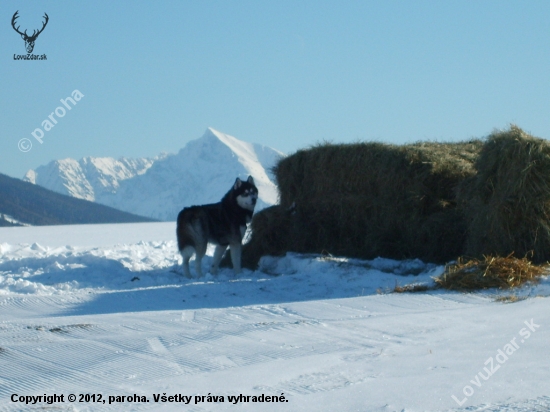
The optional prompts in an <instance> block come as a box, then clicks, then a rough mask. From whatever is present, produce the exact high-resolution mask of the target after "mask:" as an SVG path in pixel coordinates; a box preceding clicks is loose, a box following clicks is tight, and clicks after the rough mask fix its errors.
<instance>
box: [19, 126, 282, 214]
mask: <svg viewBox="0 0 550 412" xmlns="http://www.w3.org/2000/svg"><path fill="white" fill-rule="evenodd" d="M283 156H285V155H284V154H283V153H281V152H279V151H277V150H275V149H272V148H270V147H267V146H263V145H260V144H257V143H248V142H244V141H242V140H239V139H237V138H235V137H233V136H230V135H228V134H225V133H222V132H219V131H217V130H215V129H213V128H211V127H209V128H207V129H206V131H205V133H204V134H203V136H202V137H200V138H199V139H195V140H191V141H189V142H188V143H187V144H186V145H185V146H184V147H183V148H182V149H180V150H179V151H178V153H176V154H166V153H162V154H160V155H158V156H156V157H150V158H138V159H130V158H125V157H121V158H119V159H114V158H108V157H106V158H95V157H84V158H82V159H80V160H79V161H77V160H74V159H62V160H54V161H52V162H50V163H48V164H47V165H44V166H40V167H38V168H36V169H34V170H33V169H31V170H29V171H28V172H27V174H26V175H25V177H24V180H25V181H28V182H30V183H34V184H37V185H40V186H43V187H46V188H48V189H50V190H53V191H56V192H58V193H62V194H66V195H69V196H73V197H77V198H82V199H86V200H92V201H95V202H97V203H100V204H103V205H107V206H110V207H114V208H116V209H119V210H123V211H126V212H129V213H133V214H137V215H141V216H147V217H150V218H152V219H158V220H165V221H170V220H175V219H176V216H177V213H178V212H179V211H180V210H181V209H182V208H183V207H184V206H191V205H194V204H204V203H213V202H218V201H219V200H220V199H221V198H222V197H223V195H224V194H225V193H226V192H227V191H228V190H229V188H230V187H231V185H232V184H233V182H234V181H235V179H236V178H237V177H240V178H242V179H245V178H247V177H248V175H251V176H253V178H254V181H255V182H256V186H257V187H258V190H259V201H258V205H257V210H260V209H262V208H264V207H267V206H271V205H273V204H276V203H277V201H278V191H277V187H276V185H275V183H274V181H275V179H274V177H273V175H272V173H271V168H272V167H273V166H274V165H275V163H276V162H277V160H278V159H279V158H280V157H283Z"/></svg>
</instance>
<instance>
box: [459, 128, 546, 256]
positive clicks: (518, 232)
mask: <svg viewBox="0 0 550 412" xmlns="http://www.w3.org/2000/svg"><path fill="white" fill-rule="evenodd" d="M475 167H476V170H477V174H476V175H475V176H472V177H471V178H469V179H466V180H465V181H464V182H462V184H461V187H460V189H459V195H458V198H459V201H460V203H461V205H462V206H463V208H464V214H465V217H466V221H467V224H468V235H467V241H466V245H465V253H466V254H467V255H469V256H474V257H478V258H479V257H481V256H482V255H498V256H508V255H509V254H510V253H515V254H516V255H517V256H524V255H526V254H528V253H530V254H531V256H532V260H533V262H536V263H542V262H546V261H548V260H550V144H549V142H548V141H546V140H543V139H538V138H534V137H532V136H530V135H528V134H527V133H525V132H524V131H523V130H521V129H520V128H518V127H516V126H512V127H511V128H510V129H509V130H507V131H504V132H497V133H493V134H492V135H490V136H489V137H488V139H487V141H486V143H485V144H484V146H483V149H482V150H481V153H480V155H479V157H478V159H477V160H476V163H475Z"/></svg>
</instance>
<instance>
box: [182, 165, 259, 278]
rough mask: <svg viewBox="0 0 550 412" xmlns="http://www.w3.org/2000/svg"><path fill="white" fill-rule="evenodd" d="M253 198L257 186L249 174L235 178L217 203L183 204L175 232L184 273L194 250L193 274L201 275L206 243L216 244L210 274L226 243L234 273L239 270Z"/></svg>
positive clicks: (216, 266)
mask: <svg viewBox="0 0 550 412" xmlns="http://www.w3.org/2000/svg"><path fill="white" fill-rule="evenodd" d="M257 200H258V189H257V188H256V186H255V185H254V179H252V176H249V177H248V180H247V181H246V182H243V181H242V180H241V179H239V178H237V180H235V183H234V184H233V187H231V190H229V192H227V193H226V195H225V196H224V197H223V199H222V201H221V202H219V203H213V204H209V205H203V206H191V207H186V208H185V209H183V210H182V211H181V212H180V213H179V215H178V226H177V229H176V234H177V237H178V249H179V251H180V253H181V256H182V257H183V270H184V274H185V276H187V277H191V273H190V272H189V259H191V256H193V254H194V253H195V254H196V257H195V271H196V272H197V277H201V276H202V270H201V260H202V258H203V257H204V255H205V253H206V246H207V245H208V243H213V244H215V245H216V249H215V251H214V258H213V261H212V268H211V273H212V274H214V275H216V274H217V273H218V266H219V264H220V261H221V259H222V257H223V254H224V252H225V251H226V250H227V246H229V248H230V251H231V261H232V263H233V269H234V271H235V274H238V273H240V272H241V250H242V239H243V236H244V233H245V231H246V225H247V223H250V221H251V220H252V213H253V212H254V207H255V206H256V201H257Z"/></svg>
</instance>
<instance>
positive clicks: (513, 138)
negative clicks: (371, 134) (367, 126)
mask: <svg viewBox="0 0 550 412" xmlns="http://www.w3.org/2000/svg"><path fill="white" fill-rule="evenodd" d="M274 172H275V175H276V179H277V184H278V188H279V195H280V204H279V205H276V206H272V207H270V208H267V209H264V210H262V211H261V212H259V213H257V214H256V215H255V216H254V218H253V220H252V237H251V239H250V241H249V242H248V243H247V244H246V245H245V246H244V248H243V265H245V266H246V267H249V268H256V267H257V265H258V262H259V259H260V258H261V256H264V255H274V256H277V255H284V254H285V253H286V252H289V251H292V252H299V253H330V254H332V255H341V256H348V257H356V258H363V259H373V258H375V257H378V256H382V257H386V258H393V259H406V258H419V259H421V260H424V261H427V262H435V263H444V262H448V261H450V260H454V259H457V258H458V257H459V256H462V255H467V256H470V257H477V258H481V257H483V256H484V255H500V256H508V255H510V254H512V253H513V254H515V256H519V257H522V256H525V255H527V254H529V256H530V258H531V260H532V261H533V262H535V263H542V262H545V261H548V260H550V143H549V142H548V141H546V140H543V139H539V138H535V137H533V136H530V135H529V134H527V133H525V132H524V131H523V130H521V129H520V128H518V127H516V126H512V127H511V128H510V129H509V130H506V131H498V132H494V133H493V134H491V135H490V136H488V137H487V138H485V139H483V140H471V141H467V142H458V143H435V142H421V143H415V144H409V145H402V146H397V145H389V144H382V143H354V144H340V145H333V144H322V145H318V146H315V147H311V148H309V149H306V150H300V151H298V152H296V153H295V154H293V155H291V156H288V157H286V158H283V159H282V160H281V161H280V162H279V163H278V164H277V166H276V167H275V169H274Z"/></svg>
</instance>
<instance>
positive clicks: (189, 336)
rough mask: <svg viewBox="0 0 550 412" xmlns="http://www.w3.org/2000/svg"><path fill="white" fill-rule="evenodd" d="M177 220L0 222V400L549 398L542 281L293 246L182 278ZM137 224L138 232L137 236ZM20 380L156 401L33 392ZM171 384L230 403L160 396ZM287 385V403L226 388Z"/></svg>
mask: <svg viewBox="0 0 550 412" xmlns="http://www.w3.org/2000/svg"><path fill="white" fill-rule="evenodd" d="M167 225H168V224H166V223H159V224H136V225H97V226H95V227H92V226H87V227H86V231H84V230H82V226H75V227H73V229H74V230H73V231H71V228H70V227H64V228H51V229H50V230H51V233H54V234H56V235H55V236H52V240H51V242H43V244H39V243H33V242H30V241H29V242H25V239H27V240H28V239H32V238H33V237H34V238H36V237H40V236H42V238H43V235H44V234H43V233H42V232H40V230H37V229H34V228H17V229H15V230H14V228H9V229H0V411H16V410H50V409H51V410H60V411H92V410H93V411H96V410H97V411H102V410H120V409H123V410H136V411H148V410H157V409H162V410H182V409H183V410H189V411H226V410H231V411H241V410H243V411H274V410H277V411H278V410H290V411H336V410H338V411H356V410H358V411H407V412H412V411H514V412H516V411H547V410H550V398H549V397H548V396H546V395H547V393H548V391H547V388H546V386H547V384H546V382H548V368H547V366H546V364H545V362H544V361H543V360H544V359H546V350H547V349H546V342H547V341H548V338H550V328H548V326H547V325H550V313H548V310H547V306H548V304H547V300H546V299H545V298H544V297H546V296H548V295H549V294H550V292H549V291H550V289H549V288H548V281H547V280H544V281H543V282H542V283H541V284H539V285H535V286H527V287H525V288H523V289H521V290H520V291H519V292H515V293H516V294H518V295H520V296H524V297H526V298H528V299H526V300H523V301H521V302H518V303H514V304H502V303H497V302H495V301H494V298H495V297H496V296H499V295H502V294H503V292H501V291H495V290H492V291H487V292H480V293H476V294H459V293H449V292H443V291H432V292H428V293H415V294H394V293H389V292H390V291H391V290H392V289H393V288H394V287H395V285H396V284H399V285H405V284H410V283H413V282H417V283H425V284H433V280H432V277H433V276H437V275H439V274H440V273H442V270H443V267H442V266H437V265H433V264H426V263H423V262H421V261H419V260H408V261H396V260H390V259H383V258H378V259H374V260H371V261H363V260H357V259H346V258H337V257H326V256H317V255H298V254H288V255H287V256H285V257H266V258H263V259H262V261H261V262H260V268H259V270H257V271H250V270H244V273H243V274H241V275H239V276H237V277H235V276H234V275H233V273H232V270H231V269H222V270H221V271H220V275H219V276H212V275H210V274H208V275H206V276H205V277H203V278H200V279H187V278H185V277H183V276H182V275H181V266H180V264H181V259H180V258H179V257H178V254H177V250H176V243H175V240H171V239H170V237H171V236H172V232H173V230H172V229H173V228H172V227H170V230H169V231H167V230H166V229H167ZM106 229H108V230H106ZM129 229H132V230H129ZM42 230H44V229H42ZM94 230H97V231H98V233H96V234H95V235H94V234H93V233H91V232H93V231H94ZM140 230H141V232H140ZM33 231H34V232H33ZM79 231H82V232H83V233H85V236H84V235H83V238H79V235H78V232H79ZM136 231H137V232H140V233H142V239H143V240H141V241H138V242H133V239H135V233H136ZM33 233H36V235H33ZM100 233H104V234H105V235H104V237H105V241H104V242H103V243H101V244H99V243H98V242H96V244H97V246H90V244H89V239H96V237H94V236H98V234H100ZM10 237H13V238H14V239H18V241H19V243H14V242H12V243H10V242H9V239H10ZM84 237H86V238H84ZM128 239H131V240H132V241H129V242H128ZM64 240H66V241H67V242H66V244H65V245H63V242H64ZM46 243H47V244H46ZM211 252H212V250H209V256H207V257H205V259H204V261H203V265H204V269H205V270H206V268H208V267H209V264H210V261H211ZM529 319H534V321H535V323H537V324H539V325H541V326H540V328H539V329H537V330H536V332H534V333H533V335H532V337H531V338H529V341H526V342H524V343H522V346H521V347H520V349H519V350H518V352H517V354H513V355H512V356H510V359H509V360H507V361H506V363H504V364H502V365H501V366H502V367H501V368H500V370H498V371H497V372H495V374H494V376H491V377H490V378H489V379H488V380H487V381H481V382H482V384H481V386H480V387H477V386H474V389H475V393H474V394H473V395H472V396H471V397H468V398H467V399H466V402H465V403H464V404H463V405H461V406H460V407H458V405H457V404H456V402H455V401H453V400H452V399H451V395H455V396H456V397H457V398H458V399H462V398H464V397H465V396H464V395H463V392H462V391H463V388H464V387H465V386H466V385H470V386H473V384H472V383H470V381H471V380H472V378H474V377H475V376H476V374H477V373H478V372H479V371H483V367H484V366H485V365H486V364H485V363H484V362H485V361H486V359H487V358H489V357H490V356H494V355H495V354H496V352H497V350H498V349H501V348H502V347H503V346H504V345H505V344H506V343H508V342H509V341H510V339H511V338H513V337H514V336H517V335H518V331H519V330H520V329H521V328H522V327H525V325H524V321H526V320H529ZM547 329H548V330H547ZM522 342H523V341H522ZM14 393H16V394H19V395H40V394H53V393H58V394H61V393H63V394H65V396H67V395H68V394H70V393H75V394H79V393H89V394H93V393H95V394H98V393H101V394H103V395H104V396H105V397H107V396H109V395H132V394H138V395H140V396H143V395H144V396H147V398H148V399H149V403H122V404H114V405H107V404H103V403H99V404H97V403H96V404H91V403H78V402H77V403H69V402H65V403H58V404H55V405H46V404H44V403H41V404H36V405H29V406H26V407H25V406H24V405H22V404H18V403H12V402H10V397H11V395H12V394H14ZM163 393H165V394H166V395H174V394H178V393H179V394H184V395H193V396H195V395H207V394H208V393H211V394H212V395H217V396H220V395H221V396H224V397H225V402H224V403H207V402H202V403H198V404H194V402H191V403H190V404H189V405H182V404H178V403H155V402H154V401H153V394H163ZM282 393H283V394H284V395H285V397H286V399H287V400H288V403H284V404H270V403H239V404H237V405H234V404H232V403H230V402H228V400H227V397H228V396H230V395H239V394H243V395H256V396H257V395H260V394H265V395H280V394H282Z"/></svg>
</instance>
